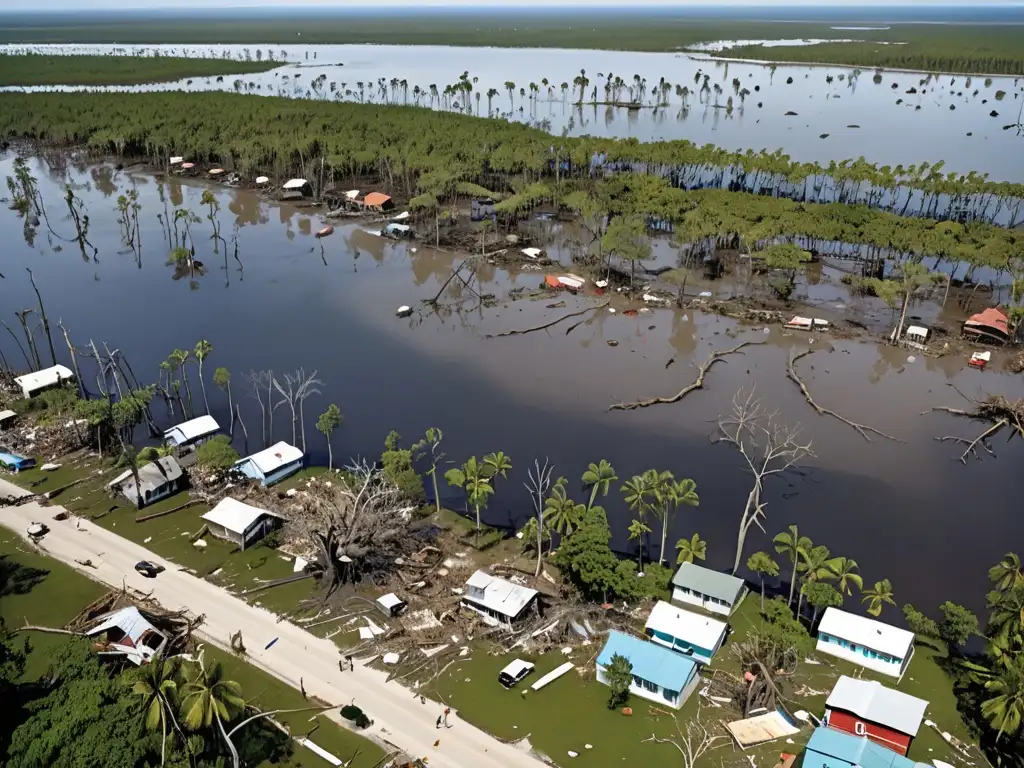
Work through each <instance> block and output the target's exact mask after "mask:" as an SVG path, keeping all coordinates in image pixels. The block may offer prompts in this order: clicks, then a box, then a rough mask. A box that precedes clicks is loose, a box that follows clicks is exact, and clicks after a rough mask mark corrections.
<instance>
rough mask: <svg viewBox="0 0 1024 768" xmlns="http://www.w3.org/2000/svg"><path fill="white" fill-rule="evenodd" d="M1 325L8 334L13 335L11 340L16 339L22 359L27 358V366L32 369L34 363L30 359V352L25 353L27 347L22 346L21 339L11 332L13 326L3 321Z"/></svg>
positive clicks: (0, 321) (0, 322)
mask: <svg viewBox="0 0 1024 768" xmlns="http://www.w3.org/2000/svg"><path fill="white" fill-rule="evenodd" d="M0 324H3V326H4V328H6V329H7V332H8V333H9V334H11V338H12V339H14V343H15V344H17V345H18V349H19V350H21V354H22V357H24V358H25V365H27V366H28V367H29V368H31V367H32V361H31V360H29V359H28V352H26V351H25V347H24V346H22V343H21V339H19V338H18V336H17V334H16V333H15V332H14V331H12V330H11V326H9V325H8V324H7V323H5V322H4V321H3V320H0Z"/></svg>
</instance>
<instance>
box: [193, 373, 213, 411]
mask: <svg viewBox="0 0 1024 768" xmlns="http://www.w3.org/2000/svg"><path fill="white" fill-rule="evenodd" d="M196 364H197V365H198V366H199V387H200V388H201V389H202V391H203V405H205V406H206V414H207V415H209V414H210V401H209V400H207V399H206V382H205V381H203V361H202V360H198V361H196Z"/></svg>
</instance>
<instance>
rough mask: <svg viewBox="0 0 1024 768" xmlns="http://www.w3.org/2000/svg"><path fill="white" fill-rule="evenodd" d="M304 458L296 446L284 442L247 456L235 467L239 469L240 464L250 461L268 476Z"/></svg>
mask: <svg viewBox="0 0 1024 768" xmlns="http://www.w3.org/2000/svg"><path fill="white" fill-rule="evenodd" d="M302 456H303V453H302V451H300V450H299V449H298V448H296V447H295V446H294V445H289V444H288V443H286V442H284V441H283V440H282V441H281V442H280V443H275V444H274V445H272V446H270V447H269V448H267V449H265V450H262V451H260V452H259V453H254V454H252V455H251V456H246V457H245V458H244V459H241V460H240V461H239V462H238V463H237V464H235V466H236V467H237V466H238V465H239V464H244V463H245V462H247V461H250V462H252V464H253V466H255V467H256V469H258V470H259V471H260V472H261V473H262V474H263V475H264V476H266V475H269V474H272V473H273V472H276V471H277V470H279V469H280V468H281V467H283V466H284V465H285V464H291V463H292V462H295V461H299V460H300V459H301V458H302Z"/></svg>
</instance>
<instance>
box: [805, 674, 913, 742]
mask: <svg viewBox="0 0 1024 768" xmlns="http://www.w3.org/2000/svg"><path fill="white" fill-rule="evenodd" d="M825 706H826V707H833V708H835V709H844V710H846V711H847V712H853V714H855V715H859V716H860V717H863V718H864V719H865V720H870V721H871V722H873V723H878V724H879V725H884V726H886V727H887V728H892V729H893V730H896V731H899V732H900V733H905V734H907V735H908V736H916V735H917V731H918V729H919V728H920V727H921V721H922V720H923V719H924V711H925V710H926V709H927V708H928V702H927V701H925V700H924V699H919V698H917V697H916V696H911V695H910V694H907V693H903V692H902V691H897V690H894V689H893V688H889V687H888V686H885V685H882V684H881V683H880V682H878V681H877V680H855V679H854V678H852V677H847V676H846V675H843V676H842V677H840V678H839V680H838V681H837V682H836V686H835V688H833V689H832V693H830V694H829V697H828V700H827V701H826V702H825Z"/></svg>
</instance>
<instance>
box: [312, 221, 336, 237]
mask: <svg viewBox="0 0 1024 768" xmlns="http://www.w3.org/2000/svg"><path fill="white" fill-rule="evenodd" d="M333 234H334V227H332V226H331V225H330V224H328V225H327V226H326V227H324V228H323V229H321V230H318V231H317V233H316V236H317V237H318V238H319V237H327V236H328V235H333Z"/></svg>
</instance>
